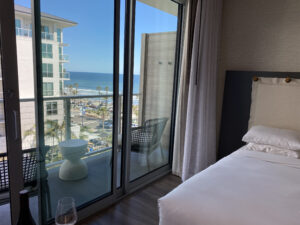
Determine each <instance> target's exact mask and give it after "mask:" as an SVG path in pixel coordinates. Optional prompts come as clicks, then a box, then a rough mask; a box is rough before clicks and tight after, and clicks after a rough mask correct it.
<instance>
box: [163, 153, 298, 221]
mask: <svg viewBox="0 0 300 225" xmlns="http://www.w3.org/2000/svg"><path fill="white" fill-rule="evenodd" d="M159 214H160V225H299V224H300V160H299V159H295V158H288V157H284V156H280V155H273V154H268V153H264V152H254V151H249V150H246V149H245V147H243V148H241V149H240V150H238V151H236V152H234V153H232V154H231V155H229V156H227V157H225V158H223V159H222V160H220V161H218V162H217V163H215V164H214V165H212V166H210V167H209V168H207V169H206V170H204V171H202V172H200V173H198V174H197V175H195V176H193V177H192V178H190V179H189V180H187V181H186V182H184V183H183V184H181V185H179V186H178V187H177V188H176V189H174V190H173V191H172V192H170V193H169V194H167V195H166V196H164V197H162V198H161V199H159Z"/></svg>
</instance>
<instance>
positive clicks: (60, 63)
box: [35, 0, 115, 219]
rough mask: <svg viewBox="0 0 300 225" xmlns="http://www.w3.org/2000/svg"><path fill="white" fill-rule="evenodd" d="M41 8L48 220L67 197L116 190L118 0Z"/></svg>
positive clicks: (79, 201) (80, 198)
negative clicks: (113, 187) (115, 136)
mask: <svg viewBox="0 0 300 225" xmlns="http://www.w3.org/2000/svg"><path fill="white" fill-rule="evenodd" d="M40 9H41V10H40V15H39V19H38V21H39V22H40V24H41V30H40V34H37V35H36V36H35V37H36V44H41V48H40V50H41V51H40V54H39V55H37V59H38V63H41V65H40V67H39V68H40V70H39V71H38V74H37V76H38V80H39V82H38V87H37V90H38V92H40V93H38V104H39V106H40V108H39V116H40V118H39V119H40V120H39V125H42V126H41V127H43V128H41V129H40V131H41V132H40V140H41V139H42V140H41V141H40V151H41V154H43V155H44V158H45V163H44V164H45V165H44V168H45V174H46V175H45V177H41V179H42V180H44V182H42V184H43V185H44V188H43V190H45V192H43V193H42V195H43V199H44V201H45V204H44V205H45V206H46V207H47V210H46V209H44V212H45V214H44V215H46V217H47V219H51V218H53V217H54V216H55V211H56V206H57V202H58V200H59V199H61V198H63V197H66V196H69V197H73V198H74V199H75V203H76V206H77V207H81V206H84V205H87V204H89V203H90V202H92V201H94V200H96V199H99V198H103V197H104V196H107V195H110V194H111V192H112V165H113V164H112V156H113V153H112V146H113V130H114V123H113V119H114V114H115V113H114V98H113V97H114V74H113V73H114V55H113V53H114V1H96V0H94V1H89V2H88V4H87V2H83V1H73V0H67V1H59V0H57V1H53V0H51V1H48V0H41V2H40ZM41 123H42V124H41ZM42 173H43V172H42Z"/></svg>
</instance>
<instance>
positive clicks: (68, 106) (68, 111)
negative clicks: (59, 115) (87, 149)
mask: <svg viewBox="0 0 300 225" xmlns="http://www.w3.org/2000/svg"><path fill="white" fill-rule="evenodd" d="M64 102H65V121H66V127H65V131H66V133H65V138H66V140H69V139H71V99H70V98H66V99H65V101H64Z"/></svg>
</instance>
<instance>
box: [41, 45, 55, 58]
mask: <svg viewBox="0 0 300 225" xmlns="http://www.w3.org/2000/svg"><path fill="white" fill-rule="evenodd" d="M41 49H42V57H43V58H49V59H52V58H53V45H52V44H48V43H42V48H41Z"/></svg>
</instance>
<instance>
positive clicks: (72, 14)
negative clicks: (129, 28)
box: [15, 0, 177, 74]
mask: <svg viewBox="0 0 300 225" xmlns="http://www.w3.org/2000/svg"><path fill="white" fill-rule="evenodd" d="M87 2H88V4H86V3H87ZM15 3H16V4H19V5H23V6H26V7H30V0H15ZM84 3H85V4H84ZM174 4H175V3H174ZM124 9H125V0H121V15H120V17H121V22H120V73H123V54H124V51H123V49H124V43H123V42H124ZM41 11H42V12H46V13H49V14H52V15H55V16H59V17H63V18H65V19H68V20H72V21H74V22H76V23H78V25H77V26H74V27H69V28H65V29H64V30H63V38H64V40H63V42H64V43H67V44H68V46H67V47H65V48H64V54H66V55H69V61H70V62H69V63H66V64H65V68H66V69H67V71H78V72H98V73H112V71H113V31H114V30H113V29H114V1H112V0H88V1H82V0H41ZM176 29H177V17H176V16H173V15H171V14H168V13H165V12H162V11H160V10H158V9H155V8H153V7H150V6H148V5H146V4H143V3H141V2H139V1H137V3H136V21H135V52H134V74H139V73H140V52H141V35H142V33H156V32H168V31H176Z"/></svg>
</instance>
